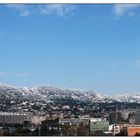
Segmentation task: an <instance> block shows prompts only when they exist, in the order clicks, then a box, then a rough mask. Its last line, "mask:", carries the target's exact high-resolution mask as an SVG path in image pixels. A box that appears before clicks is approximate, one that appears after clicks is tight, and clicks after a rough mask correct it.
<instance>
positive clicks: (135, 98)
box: [112, 94, 140, 103]
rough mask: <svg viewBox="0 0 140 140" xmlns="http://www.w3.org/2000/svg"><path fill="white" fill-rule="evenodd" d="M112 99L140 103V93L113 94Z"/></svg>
mask: <svg viewBox="0 0 140 140" xmlns="http://www.w3.org/2000/svg"><path fill="white" fill-rule="evenodd" d="M112 99H114V100H116V101H118V102H125V103H140V94H122V95H114V96H112Z"/></svg>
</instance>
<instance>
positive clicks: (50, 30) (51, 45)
mask: <svg viewBox="0 0 140 140" xmlns="http://www.w3.org/2000/svg"><path fill="white" fill-rule="evenodd" d="M0 83H5V84H10V85H16V86H28V87H30V86H36V85H52V86H57V87H65V88H80V89H90V90H94V91H96V92H98V93H102V94H108V95H113V94H122V93H132V94H133V93H140V5H135V4H133V5H132V4H131V5H128V4H123V5H120V4H115V5H107V4H102V5H97V4H95V5H92V4H91V5H84V4H81V5H80V4H79V5H72V4H69V5H66V4H59V5H58V4H51V5H48V4H45V5H41V4H34V5H33V4H32V5H31V4H29V5H25V4H24V5H23V4H22V5H21V4H17V5H16V4H10V5H6V4H5V5H2V4H1V5H0Z"/></svg>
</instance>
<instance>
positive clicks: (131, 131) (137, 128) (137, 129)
mask: <svg viewBox="0 0 140 140" xmlns="http://www.w3.org/2000/svg"><path fill="white" fill-rule="evenodd" d="M127 133H128V136H135V135H136V134H137V133H140V125H132V126H129V127H128V128H127Z"/></svg>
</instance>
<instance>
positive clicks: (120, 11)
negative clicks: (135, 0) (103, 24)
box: [114, 4, 139, 16]
mask: <svg viewBox="0 0 140 140" xmlns="http://www.w3.org/2000/svg"><path fill="white" fill-rule="evenodd" d="M138 6H139V5H137V4H116V5H115V6H114V13H115V15H116V16H122V15H124V14H125V13H126V12H128V11H131V10H133V9H135V8H137V7H138ZM131 13H132V12H131Z"/></svg>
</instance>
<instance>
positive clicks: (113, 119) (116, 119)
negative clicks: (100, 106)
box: [109, 112, 121, 124]
mask: <svg viewBox="0 0 140 140" xmlns="http://www.w3.org/2000/svg"><path fill="white" fill-rule="evenodd" d="M120 122H121V112H110V113H109V124H118V123H120Z"/></svg>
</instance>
